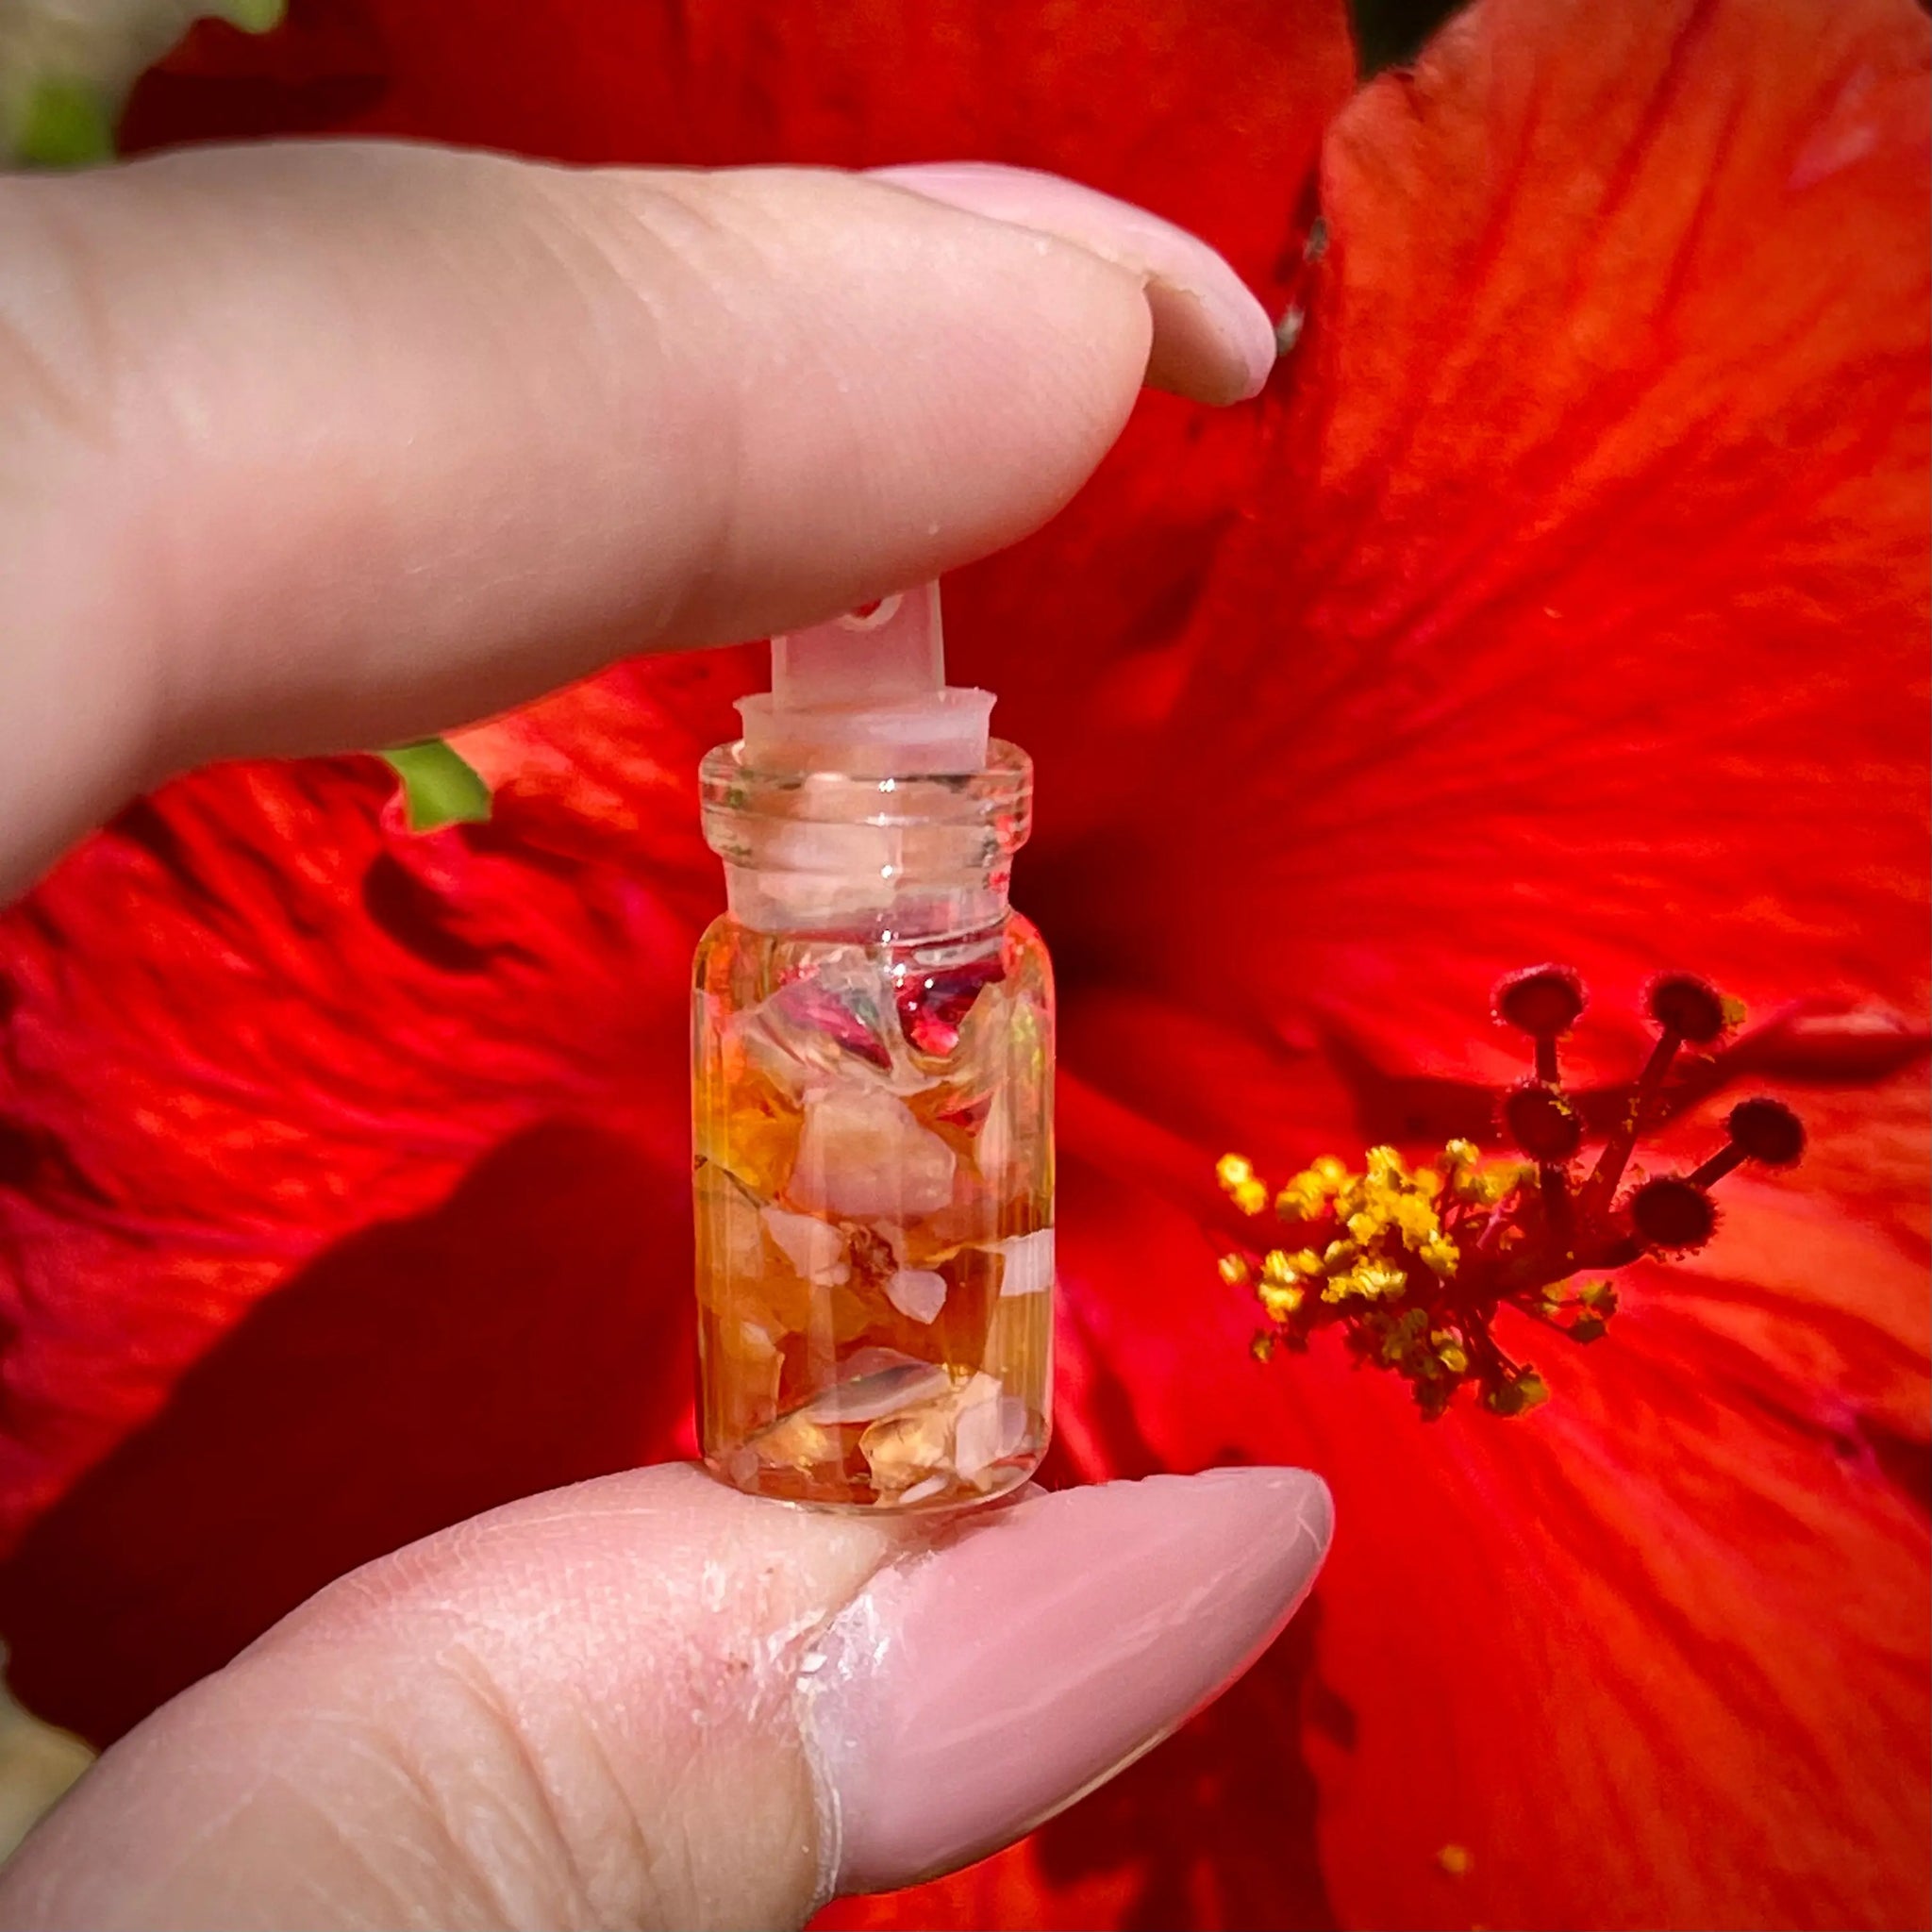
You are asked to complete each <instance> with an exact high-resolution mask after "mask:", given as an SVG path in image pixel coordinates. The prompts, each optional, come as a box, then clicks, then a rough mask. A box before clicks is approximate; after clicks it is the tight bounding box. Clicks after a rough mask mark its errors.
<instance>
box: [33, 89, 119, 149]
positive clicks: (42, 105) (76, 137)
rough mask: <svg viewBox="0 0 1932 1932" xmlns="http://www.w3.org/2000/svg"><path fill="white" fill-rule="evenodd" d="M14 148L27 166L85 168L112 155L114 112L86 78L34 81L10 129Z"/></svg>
mask: <svg viewBox="0 0 1932 1932" xmlns="http://www.w3.org/2000/svg"><path fill="white" fill-rule="evenodd" d="M13 152H14V157H15V158H16V159H18V160H19V161H21V162H23V163H24V164H25V165H26V166H27V167H29V168H85V167H90V166H92V164H93V163H94V162H96V161H109V160H112V159H113V158H114V122H113V117H112V116H111V115H110V114H109V113H108V107H107V103H106V102H105V101H103V100H102V99H101V97H100V95H99V94H98V93H96V92H94V90H93V89H92V87H90V86H89V85H88V84H87V83H86V82H85V81H79V80H55V79H42V80H40V81H37V82H36V83H35V84H34V88H33V91H32V92H30V93H29V94H28V95H27V97H26V108H25V111H24V112H23V113H22V115H21V118H20V125H19V126H18V127H17V128H16V129H15V130H14V135H13Z"/></svg>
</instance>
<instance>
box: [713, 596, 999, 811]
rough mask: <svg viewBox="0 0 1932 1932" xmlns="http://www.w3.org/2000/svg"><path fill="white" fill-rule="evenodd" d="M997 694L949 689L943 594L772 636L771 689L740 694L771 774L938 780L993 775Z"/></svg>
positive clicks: (760, 758) (747, 754)
mask: <svg viewBox="0 0 1932 1932" xmlns="http://www.w3.org/2000/svg"><path fill="white" fill-rule="evenodd" d="M992 706H993V697H992V693H991V691H974V690H970V689H965V688H962V687H960V686H958V685H949V684H948V683H947V682H946V667H945V642H944V636H943V632H942V630H941V621H940V587H939V585H938V584H936V583H928V584H922V585H920V587H919V588H918V589H917V590H914V591H903V592H901V593H899V594H897V595H894V596H891V597H887V598H884V599H882V600H881V601H880V602H879V603H877V604H874V605H870V606H868V607H866V608H863V609H860V610H848V611H847V612H846V613H845V614H844V615H843V616H842V617H835V618H833V619H832V621H831V622H830V623H829V624H821V625H813V627H812V628H811V629H809V630H801V631H793V632H791V634H790V635H789V636H783V637H774V639H773V640H772V688H771V690H770V691H761V692H759V693H758V695H757V696H755V697H748V698H741V699H740V700H739V704H738V712H739V716H740V717H741V719H742V720H743V723H744V749H743V758H744V762H745V763H746V764H747V765H749V766H750V767H751V768H752V769H753V770H755V771H760V772H843V773H848V774H851V775H853V776H855V777H876V778H886V777H932V776H936V775H940V774H963V773H968V772H977V771H980V770H981V769H983V767H984V766H985V764H986V758H987V749H986V747H987V733H988V723H987V721H988V718H989V715H990V714H991V710H992Z"/></svg>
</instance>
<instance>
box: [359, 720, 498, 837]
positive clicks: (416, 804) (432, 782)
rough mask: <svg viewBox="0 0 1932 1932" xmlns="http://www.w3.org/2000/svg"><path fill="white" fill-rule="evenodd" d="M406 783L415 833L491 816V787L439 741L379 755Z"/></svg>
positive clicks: (406, 805) (405, 802)
mask: <svg viewBox="0 0 1932 1932" xmlns="http://www.w3.org/2000/svg"><path fill="white" fill-rule="evenodd" d="M376 757H377V758H380V759H381V760H382V761H383V763H384V764H386V765H388V766H389V767H390V768H391V770H392V771H393V772H394V773H395V774H396V775H397V776H398V777H399V778H400V779H401V780H402V781H403V808H404V810H405V812H406V814H407V815H408V822H409V829H410V831H412V832H433V831H435V830H436V829H437V828H438V827H439V826H441V825H474V824H481V822H482V821H483V820H485V819H487V818H488V817H489V816H490V787H489V786H488V785H486V784H485V783H484V782H483V779H482V776H481V774H479V773H478V772H477V771H476V770H475V767H474V766H472V765H470V764H467V763H465V761H464V760H463V759H462V758H460V757H458V754H457V752H456V751H455V750H454V749H453V748H452V747H451V746H450V745H448V744H446V743H445V742H444V741H442V740H441V739H440V738H425V739H422V740H420V741H418V742H416V743H415V744H401V745H397V746H396V747H395V748H394V749H393V750H391V751H383V752H377V753H376Z"/></svg>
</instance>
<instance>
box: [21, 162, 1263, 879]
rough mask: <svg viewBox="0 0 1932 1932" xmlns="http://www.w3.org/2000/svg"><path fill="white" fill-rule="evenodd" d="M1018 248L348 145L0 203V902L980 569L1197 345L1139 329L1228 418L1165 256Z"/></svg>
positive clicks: (1112, 214) (1033, 243) (1217, 286)
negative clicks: (259, 807)
mask: <svg viewBox="0 0 1932 1932" xmlns="http://www.w3.org/2000/svg"><path fill="white" fill-rule="evenodd" d="M901 179H902V180H905V181H907V182H908V184H916V176H902V177H901ZM935 192H941V193H947V194H949V195H951V197H952V198H954V199H960V198H966V199H969V200H970V198H971V195H972V193H973V192H983V188H982V190H979V191H974V190H973V189H972V187H971V184H970V183H969V184H968V188H967V190H966V191H964V192H963V193H961V192H955V191H954V190H949V189H947V188H945V187H944V186H943V185H941V188H939V189H937V190H936V191H935ZM1011 199H1012V197H1011V195H1010V193H1009V192H1008V195H1007V203H1010V202H1011ZM1007 203H1003V204H1002V206H1001V210H1000V211H1001V212H1002V213H1010V212H1011V209H1010V208H1009V207H1008V205H1007ZM1032 206H1038V207H1039V208H1041V209H1042V210H1043V212H1042V213H1041V216H1040V219H1039V220H1038V222H1037V223H1035V224H1034V225H1029V226H1024V227H1022V226H1018V225H1013V224H1012V222H1011V221H1010V220H1008V221H991V220H986V219H981V218H978V217H976V216H974V215H972V214H967V213H963V212H959V211H958V210H957V209H956V208H946V207H942V206H939V205H936V204H935V203H934V202H932V201H929V200H928V199H926V198H924V197H923V196H921V195H918V194H914V193H908V192H905V189H904V188H903V187H901V186H894V185H891V184H887V183H881V182H877V181H872V180H868V179H865V178H863V177H857V176H850V175H836V174H829V173H824V172H817V171H807V170H779V169H772V170H746V171H738V172H732V173H722V174H711V175H697V174H686V173H671V172H664V173H640V172H634V171H609V172H580V171H567V170H562V169H557V168H550V167H544V166H539V165H535V164H531V163H523V162H515V161H509V160H506V159H503V158H496V157H491V156H485V155H477V154H464V153H458V152H453V151H448V150H440V149H433V148H424V147H406V146H364V145H356V144H348V143H328V144H289V145H267V146H258V147H253V148H248V149H242V150H231V151H226V152H222V151H199V152H194V153H188V154H181V155H176V156H172V157H164V158H158V159H156V160H152V161H147V162H142V163H138V164H136V165H134V166H131V167H128V168H125V169H118V170H112V171H108V172H105V173H102V174H98V175H87V176H80V177H75V178H71V179H44V180H39V181H33V182H17V183H9V184H8V185H7V186H6V188H5V191H4V193H0V260H4V261H6V263H7V264H8V267H7V270H6V275H5V282H4V286H0V426H4V428H5V431H6V433H5V435H4V436H0V504H5V505H6V506H8V512H7V520H6V527H5V531H4V534H0V541H4V542H5V544H6V549H5V551H4V552H0V630H4V632H5V633H6V635H7V637H8V648H7V650H6V653H5V655H4V657H0V733H4V737H5V741H6V742H5V744H4V747H0V749H4V754H5V755H4V756H0V826H5V827H7V828H8V830H7V834H6V836H7V837H8V839H9V840H10V841H11V847H12V859H13V873H12V875H13V876H14V877H15V878H16V879H18V878H19V877H21V876H23V875H24V874H27V873H29V872H30V870H31V868H32V867H33V866H35V865H36V864H38V863H41V862H43V861H44V860H45V859H46V858H48V857H51V855H52V853H53V852H54V851H55V850H57V849H58V846H59V844H60V843H61V842H64V841H65V840H66V839H67V838H69V837H71V836H72V835H73V834H74V833H75V831H76V830H78V829H79V828H80V827H81V826H82V825H84V824H86V823H88V822H89V821H90V820H91V819H92V818H93V817H95V816H98V815H99V814H101V813H103V812H105V811H107V810H108V809H111V808H112V807H113V806H114V805H115V804H117V803H118V802H119V800H120V798H121V797H122V796H124V795H125V793H126V792H127V791H131V790H134V789H138V788H139V787H140V786H141V785H142V784H144V783H148V782H152V781H153V780H154V779H155V778H157V777H158V776H160V775H162V774H165V773H167V772H169V771H172V770H175V769H178V768H180V767H182V766H184V765H187V764H191V763H193V762H197V761H200V760H202V759H205V758H212V757H219V756H228V755H234V754H239V753H242V752H251V753H254V752H272V753H283V752H288V753H293V752H305V751H314V750H323V749H336V748H341V747H344V746H352V745H358V744H372V743H380V742H388V741H395V740H397V739H400V738H405V737H410V736H416V735H420V734H422V733H424V732H425V731H430V730H435V729H439V728H442V727H445V726H448V725H451V724H457V723H460V722H464V721H466V720H468V719H471V718H475V717H476V716H479V715H482V714H485V713H487V712H489V711H491V710H494V709H497V708H501V707H503V706H505V705H507V704H508V703H510V702H512V701H514V700H516V699H519V698H522V697H525V696H527V695H529V694H531V693H533V692H535V691H539V690H542V689H545V688H548V687H550V686H554V685H556V684H558V683H561V682H564V681H566V680H568V679H570V678H572V677H575V676H577V675H582V674H583V673H586V672H588V671H590V670H591V669H593V668H595V667H596V666H597V665H598V664H600V663H603V662H606V661H608V659H609V658H612V657H614V656H617V655H620V654H623V653H625V652H627V651H633V650H638V649H641V648H645V647H654V646H656V647H662V646H670V645H680V644H690V643H700V642H709V641H724V640H728V639H731V638H739V637H756V636H760V635H763V634H765V633H766V632H768V631H770V630H772V629H774V628H776V627H782V626H785V625H794V624H798V623H803V622H809V621H812V620H815V619H818V618H821V617H824V616H825V615H828V614H830V613H831V612H833V611H835V610H837V609H839V608H843V607H845V606H847V605H850V604H852V603H855V602H857V601H858V600H860V599H862V598H864V597H866V596H869V595H874V594H876V593H877V592H879V591H882V590H886V589H890V588H891V587H893V586H895V585H900V584H905V583H908V582H911V581H915V580H917V579H920V578H923V577H925V576H928V575H933V574H935V573H936V572H938V571H941V570H943V569H945V568H947V567H949V566H951V565H953V564H956V563H958V562H961V561H964V560H966V559H968V558H973V557H974V556H978V555H981V554H983V553H985V552H986V551H988V550H991V549H994V548H997V547H998V546H999V545H1001V544H1003V543H1006V542H1008V541H1012V540H1013V539H1014V538H1016V537H1018V536H1020V535H1022V534H1023V533H1024V532H1025V531H1026V530H1028V529H1030V528H1032V527H1033V526H1035V525H1038V524H1039V523H1041V522H1042V521H1043V520H1044V519H1045V518H1046V517H1048V516H1050V515H1051V514H1052V513H1053V511H1054V510H1055V509H1056V508H1058V507H1059V505H1060V504H1061V503H1063V502H1064V501H1065V500H1066V498H1067V497H1068V496H1069V495H1070V494H1071V493H1072V492H1073V491H1074V489H1075V488H1077V487H1078V485H1079V483H1080V482H1081V481H1082V480H1083V479H1084V477H1085V476H1086V475H1087V474H1088V473H1089V472H1090V470H1091V468H1092V466H1093V465H1094V463H1095V462H1096V461H1097V460H1098V459H1099V458H1100V456H1101V455H1102V453H1103V452H1104V451H1105V449H1106V448H1107V446H1108V443H1109V442H1110V441H1112V440H1113V438H1114V436H1115V435H1116V434H1117V433H1118V431H1119V429H1120V427H1121V425H1122V423H1123V422H1124V418H1125V416H1126V413H1127V411H1128V409H1129V408H1130V407H1131V405H1132V399H1133V396H1134V393H1135V391H1136V389H1137V388H1138V386H1139V383H1140V381H1141V376H1142V374H1143V372H1144V371H1145V370H1146V368H1147V365H1148V359H1149V352H1150V344H1151V343H1152V341H1153V340H1154V338H1153V331H1154V327H1155V324H1154V320H1153V315H1155V314H1161V313H1166V314H1167V315H1168V316H1170V317H1172V316H1174V314H1176V313H1180V312H1182V311H1183V310H1186V309H1188V308H1190V307H1191V308H1193V309H1195V310H1200V311H1205V312H1207V313H1208V314H1209V315H1210V316H1213V317H1216V318H1217V319H1218V323H1217V325H1216V326H1210V327H1208V328H1205V329H1203V328H1193V329H1188V330H1182V329H1179V328H1177V327H1176V325H1175V324H1174V322H1173V321H1172V320H1169V321H1167V322H1164V323H1163V324H1162V331H1163V334H1164V335H1165V336H1166V337H1167V338H1168V339H1169V341H1168V351H1167V353H1165V354H1164V355H1163V356H1162V357H1160V358H1159V366H1160V367H1161V368H1162V369H1163V370H1164V371H1165V372H1167V374H1168V376H1169V379H1170V380H1174V381H1176V382H1177V385H1178V386H1182V387H1191V388H1192V389H1194V390H1195V391H1197V392H1199V393H1201V394H1203V395H1205V396H1209V397H1213V398H1215V399H1226V398H1227V397H1228V396H1230V395H1233V394H1238V393H1241V392H1242V391H1244V390H1251V389H1252V388H1253V387H1254V386H1255V384H1256V383H1257V382H1258V380H1259V378H1260V374H1261V373H1265V349H1264V348H1262V347H1259V346H1257V341H1258V342H1259V343H1262V344H1265V341H1266V335H1267V325H1266V320H1265V317H1263V316H1262V315H1261V311H1260V310H1259V308H1258V306H1257V305H1256V304H1254V302H1253V301H1252V298H1249V297H1246V296H1245V295H1244V293H1243V291H1241V290H1240V285H1239V284H1238V283H1236V282H1235V281H1234V278H1233V275H1232V273H1231V272H1230V271H1228V270H1226V268H1225V266H1224V264H1221V263H1219V261H1218V258H1215V257H1214V256H1212V254H1211V252H1210V251H1208V249H1207V248H1206V247H1205V246H1204V245H1203V244H1200V243H1198V242H1192V241H1191V238H1186V237H1181V236H1179V233H1178V231H1176V230H1168V229H1164V227H1163V226H1162V225H1159V224H1158V223H1157V224H1151V225H1150V221H1149V218H1147V217H1145V216H1141V215H1139V214H1138V211H1122V210H1120V209H1119V206H1118V205H1117V204H1108V203H1106V202H1105V201H1104V200H1103V198H1101V197H1098V196H1089V197H1084V198H1083V196H1082V193H1081V192H1080V191H1076V190H1072V189H1070V188H1069V187H1068V186H1067V185H1066V184H1058V183H1051V182H1048V183H1045V184H1044V185H1043V187H1042V188H1041V193H1040V194H1039V195H1037V196H1035V197H1034V198H1033V199H1032V200H1031V201H1029V200H1028V199H1027V198H1026V197H1025V196H1024V195H1023V196H1022V197H1021V199H1020V203H1019V212H1020V213H1021V214H1022V215H1023V216H1024V213H1025V211H1026V209H1027V208H1029V207H1032ZM1123 212H1125V213H1127V214H1131V215H1133V217H1134V221H1133V223H1131V224H1129V225H1128V231H1124V230H1123V225H1122V214H1123ZM1083 224H1084V225H1086V226H1087V227H1089V228H1091V230H1092V239H1093V240H1094V243H1095V245H1094V246H1092V247H1089V246H1082V245H1080V241H1079V240H1076V241H1073V242H1069V241H1065V240H1062V239H1058V237H1059V236H1062V235H1066V234H1073V235H1075V236H1077V237H1080V239H1081V240H1085V239H1088V238H1087V237H1086V236H1084V235H1082V226H1083ZM1150 233H1156V234H1158V237H1159V239H1158V241H1157V242H1156V243H1155V245H1154V246H1153V248H1152V252H1151V257H1150V252H1149V247H1148V243H1147V239H1146V238H1147V236H1148V234H1150ZM1137 251H1138V255H1137ZM1103 255H1107V256H1110V257H1111V259H1103ZM1190 276H1192V277H1193V285H1191V286H1190V285H1189V278H1190ZM1150 277H1151V278H1153V279H1155V280H1157V281H1158V282H1159V283H1160V284H1161V285H1162V286H1163V287H1164V288H1167V289H1170V290H1171V288H1172V286H1173V285H1174V283H1175V282H1176V281H1178V282H1179V283H1180V284H1181V285H1182V286H1183V287H1184V288H1185V289H1186V292H1187V293H1188V294H1190V295H1191V296H1193V297H1194V298H1195V300H1194V302H1193V304H1192V305H1188V304H1182V305H1179V307H1178V308H1176V305H1174V304H1173V303H1172V302H1169V303H1166V304H1157V305H1156V308H1155V309H1154V310H1153V311H1152V313H1150V306H1149V302H1148V300H1147V298H1146V296H1145V294H1144V293H1143V284H1145V283H1146V282H1147V281H1148V280H1149V279H1150ZM1243 304H1245V307H1243Z"/></svg>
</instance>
